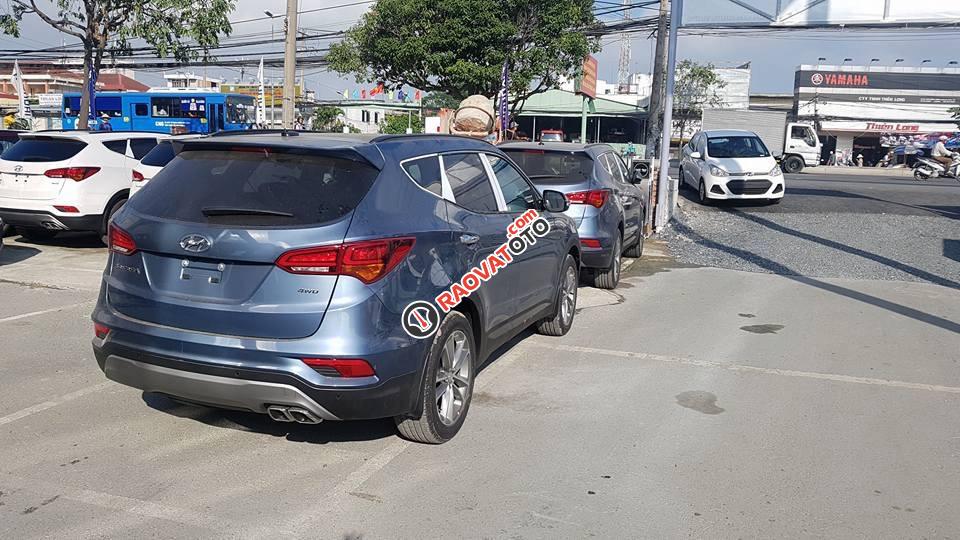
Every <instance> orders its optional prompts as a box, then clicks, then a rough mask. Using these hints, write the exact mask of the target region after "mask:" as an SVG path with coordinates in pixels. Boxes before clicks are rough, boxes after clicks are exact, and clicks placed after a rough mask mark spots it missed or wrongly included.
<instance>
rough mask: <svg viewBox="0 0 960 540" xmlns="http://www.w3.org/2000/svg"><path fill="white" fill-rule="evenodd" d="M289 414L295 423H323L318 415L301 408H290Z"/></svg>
mask: <svg viewBox="0 0 960 540" xmlns="http://www.w3.org/2000/svg"><path fill="white" fill-rule="evenodd" d="M287 414H288V415H290V418H293V420H294V421H295V422H298V423H301V424H319V423H320V422H322V421H323V419H321V418H319V417H317V415H315V414H313V413H312V412H310V411H308V410H306V409H302V408H300V407H290V408H289V409H287Z"/></svg>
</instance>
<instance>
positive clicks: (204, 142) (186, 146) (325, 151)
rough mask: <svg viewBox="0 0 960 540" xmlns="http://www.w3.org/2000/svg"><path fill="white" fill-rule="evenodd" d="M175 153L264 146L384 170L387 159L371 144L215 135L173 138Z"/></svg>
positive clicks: (274, 149) (277, 150) (281, 151)
mask: <svg viewBox="0 0 960 540" xmlns="http://www.w3.org/2000/svg"><path fill="white" fill-rule="evenodd" d="M170 143H171V145H172V146H173V153H174V154H175V155H176V154H179V153H180V152H183V151H184V150H190V151H194V150H220V151H223V150H231V149H250V150H254V149H257V148H262V149H264V150H268V151H269V150H272V151H275V152H277V153H284V154H300V155H307V156H330V157H336V158H340V159H349V160H350V161H362V162H365V163H367V164H369V165H372V166H373V167H374V168H376V169H377V170H383V167H384V166H385V165H386V161H385V160H384V158H383V154H382V153H381V152H380V150H379V149H378V148H377V147H376V146H373V145H371V144H360V145H356V146H331V147H326V148H315V147H309V146H304V145H302V144H284V143H282V142H281V143H277V142H264V141H257V140H250V141H224V140H219V141H218V140H216V138H215V137H204V138H199V139H187V140H172V141H170Z"/></svg>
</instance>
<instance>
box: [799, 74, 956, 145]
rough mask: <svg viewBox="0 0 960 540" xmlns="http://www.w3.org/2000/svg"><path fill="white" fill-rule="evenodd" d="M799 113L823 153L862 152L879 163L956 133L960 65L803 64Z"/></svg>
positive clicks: (800, 77) (800, 75)
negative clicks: (813, 131)
mask: <svg viewBox="0 0 960 540" xmlns="http://www.w3.org/2000/svg"><path fill="white" fill-rule="evenodd" d="M794 95H795V100H796V112H797V117H798V118H799V119H800V120H801V121H809V122H811V123H813V124H814V125H815V126H816V127H817V130H818V133H819V134H820V137H821V139H822V140H823V141H824V154H825V156H824V157H826V154H828V153H829V152H830V151H836V152H840V153H844V154H853V155H854V156H856V155H860V154H862V155H863V156H864V161H865V162H867V163H876V162H877V161H879V160H881V159H882V158H883V156H884V155H886V154H888V153H890V152H891V151H893V152H894V154H895V155H899V156H903V155H904V154H908V155H909V154H911V153H913V152H914V151H921V152H922V151H923V149H924V148H925V147H927V146H929V145H930V144H931V142H932V141H933V140H934V139H935V138H936V137H938V136H939V135H940V134H951V135H952V134H954V133H955V132H956V131H957V122H956V120H955V119H954V118H953V112H952V111H951V109H953V108H955V107H958V106H960V69H957V68H915V67H914V68H911V67H883V66H824V65H803V66H800V67H799V69H797V72H796V76H795V81H794Z"/></svg>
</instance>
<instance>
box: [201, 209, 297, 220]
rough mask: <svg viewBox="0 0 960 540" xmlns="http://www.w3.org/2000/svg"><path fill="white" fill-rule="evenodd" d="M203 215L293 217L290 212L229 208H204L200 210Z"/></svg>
mask: <svg viewBox="0 0 960 540" xmlns="http://www.w3.org/2000/svg"><path fill="white" fill-rule="evenodd" d="M202 212H203V215H205V216H207V217H211V216H276V217H290V218H292V217H293V214H291V213H290V212H281V211H279V210H264V209H261V208H233V207H229V206H206V207H204V208H203V209H202Z"/></svg>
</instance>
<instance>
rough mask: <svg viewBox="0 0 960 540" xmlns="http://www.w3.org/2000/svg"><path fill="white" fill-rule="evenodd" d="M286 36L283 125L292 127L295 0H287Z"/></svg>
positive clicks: (295, 55) (294, 70) (295, 36)
mask: <svg viewBox="0 0 960 540" xmlns="http://www.w3.org/2000/svg"><path fill="white" fill-rule="evenodd" d="M284 33H285V34H286V37H287V43H286V49H285V50H284V54H283V127H284V129H293V119H294V118H293V117H294V108H295V107H296V96H295V95H294V93H295V92H294V89H295V85H296V82H297V81H296V79H297V0H287V18H286V20H285V21H284Z"/></svg>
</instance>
